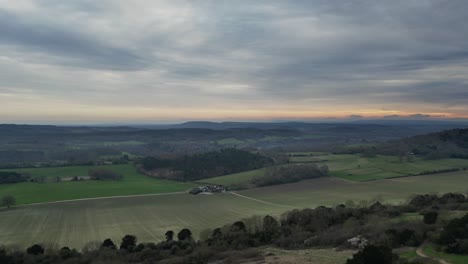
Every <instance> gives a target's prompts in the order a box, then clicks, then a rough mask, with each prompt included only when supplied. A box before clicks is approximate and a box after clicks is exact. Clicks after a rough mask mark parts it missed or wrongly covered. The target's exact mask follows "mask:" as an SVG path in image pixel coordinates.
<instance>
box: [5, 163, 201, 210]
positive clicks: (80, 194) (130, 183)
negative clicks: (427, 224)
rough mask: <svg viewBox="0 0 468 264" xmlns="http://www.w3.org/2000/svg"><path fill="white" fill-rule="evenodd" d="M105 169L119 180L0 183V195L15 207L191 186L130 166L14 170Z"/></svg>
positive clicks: (63, 172)
mask: <svg viewBox="0 0 468 264" xmlns="http://www.w3.org/2000/svg"><path fill="white" fill-rule="evenodd" d="M91 167H93V168H97V167H99V168H107V169H111V170H113V171H116V172H118V173H120V174H122V175H123V179H122V180H121V181H89V180H88V181H77V182H70V181H68V182H45V183H33V182H24V183H14V184H1V185H0V196H2V195H13V196H14V197H16V200H17V203H18V204H29V203H41V202H51V201H60V200H71V199H81V198H93V197H106V196H117V195H138V194H155V193H168V192H180V191H185V190H187V189H190V188H192V187H194V186H195V185H194V184H191V183H182V182H176V181H167V180H159V179H154V178H150V177H147V176H145V175H142V174H139V173H138V172H137V171H136V169H135V168H134V167H133V165H130V164H123V165H103V166H73V167H56V168H32V169H29V168H28V169H16V170H15V171H19V172H28V173H31V174H32V175H33V176H45V177H48V178H53V177H71V176H85V175H87V172H88V169H89V168H91Z"/></svg>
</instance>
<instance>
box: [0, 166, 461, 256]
mask: <svg viewBox="0 0 468 264" xmlns="http://www.w3.org/2000/svg"><path fill="white" fill-rule="evenodd" d="M467 180H468V173H462V172H457V173H447V174H439V175H431V176H422V177H409V178H400V179H390V180H382V181H372V182H364V183H357V182H347V181H342V180H340V179H336V178H323V179H315V180H309V181H304V182H300V183H294V184H286V185H279V186H271V187H265V188H258V189H251V190H245V191H239V192H238V193H239V194H241V195H246V196H249V197H253V198H256V199H261V200H263V201H266V202H268V203H262V202H259V201H255V200H252V199H246V198H243V197H239V196H234V195H232V194H229V193H225V194H215V195H196V196H193V195H189V194H169V195H162V196H148V197H133V198H113V199H100V200H92V201H77V202H66V203H58V204H46V205H36V206H25V207H17V208H14V209H12V210H3V211H0V241H1V242H2V243H5V244H19V245H21V246H27V245H30V244H31V243H33V242H50V243H57V244H60V245H70V246H73V247H78V248H80V247H82V246H83V245H84V243H86V242H88V241H92V240H103V239H105V238H107V237H110V238H112V239H114V240H115V241H118V240H119V239H120V238H121V237H122V236H123V235H125V234H134V235H137V236H138V238H139V241H141V242H143V241H153V240H160V239H163V235H164V232H165V231H167V230H169V229H172V230H174V231H178V230H180V229H181V228H184V227H189V228H190V229H191V230H192V231H193V233H194V234H195V235H197V234H199V232H200V231H202V230H203V229H205V228H213V227H217V226H221V225H223V224H226V223H232V222H233V221H235V220H238V219H241V218H244V217H249V216H252V215H265V214H272V215H279V214H280V213H282V212H284V211H287V210H291V209H293V208H303V207H315V206H319V205H329V206H331V205H336V204H339V203H343V202H345V201H346V200H348V199H353V200H355V201H359V200H369V199H372V198H373V197H376V196H377V195H381V198H383V199H384V200H387V201H390V202H394V203H398V202H403V201H405V200H406V198H407V197H408V196H409V195H411V194H416V193H435V192H449V191H454V192H455V191H464V190H465V189H466V187H465V186H466V185H465V183H466V182H467Z"/></svg>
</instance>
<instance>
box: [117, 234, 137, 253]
mask: <svg viewBox="0 0 468 264" xmlns="http://www.w3.org/2000/svg"><path fill="white" fill-rule="evenodd" d="M136 242H137V239H136V236H132V235H126V236H124V237H123V238H122V243H120V249H125V250H132V249H133V248H134V247H135V246H136Z"/></svg>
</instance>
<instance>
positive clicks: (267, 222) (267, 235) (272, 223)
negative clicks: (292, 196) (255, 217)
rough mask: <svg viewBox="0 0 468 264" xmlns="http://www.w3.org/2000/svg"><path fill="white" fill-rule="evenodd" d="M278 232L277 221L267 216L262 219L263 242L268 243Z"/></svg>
mask: <svg viewBox="0 0 468 264" xmlns="http://www.w3.org/2000/svg"><path fill="white" fill-rule="evenodd" d="M278 231H279V223H278V221H277V220H276V219H275V218H273V217H271V216H269V215H267V216H265V217H264V218H263V234H264V240H265V241H266V242H270V241H271V240H272V239H273V237H275V236H276V234H277V233H278Z"/></svg>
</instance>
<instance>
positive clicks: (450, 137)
mask: <svg viewBox="0 0 468 264" xmlns="http://www.w3.org/2000/svg"><path fill="white" fill-rule="evenodd" d="M377 151H378V152H379V153H383V154H394V155H403V154H411V155H413V154H414V155H418V156H424V157H426V158H433V159H437V158H464V159H468V129H451V130H444V131H442V132H437V133H431V134H427V135H420V136H413V137H408V138H403V139H400V140H393V141H390V142H388V143H383V144H381V145H380V146H379V147H377Z"/></svg>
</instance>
